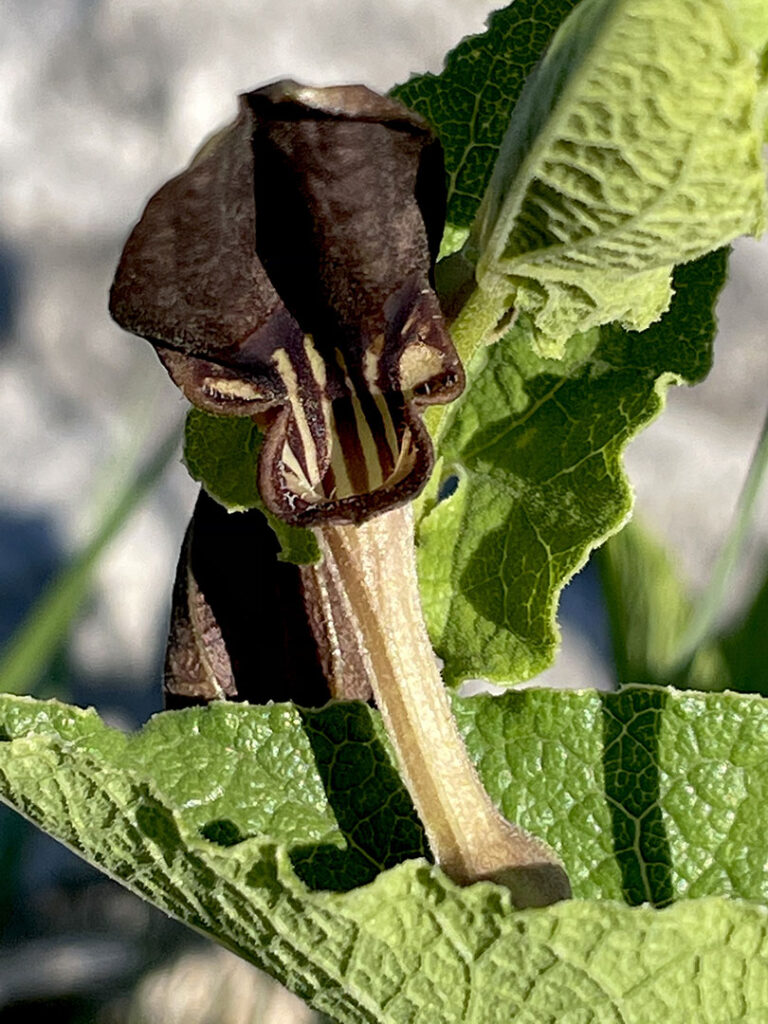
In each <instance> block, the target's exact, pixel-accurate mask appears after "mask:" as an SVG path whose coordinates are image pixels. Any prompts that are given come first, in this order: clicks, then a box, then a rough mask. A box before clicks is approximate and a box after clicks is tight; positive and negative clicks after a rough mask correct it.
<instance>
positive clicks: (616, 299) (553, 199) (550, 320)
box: [465, 0, 766, 355]
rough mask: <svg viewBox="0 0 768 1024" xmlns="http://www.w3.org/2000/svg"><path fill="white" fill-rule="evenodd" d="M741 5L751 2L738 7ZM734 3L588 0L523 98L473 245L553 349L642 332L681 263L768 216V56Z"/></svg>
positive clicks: (490, 281) (494, 289)
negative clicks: (606, 333) (761, 65)
mask: <svg viewBox="0 0 768 1024" xmlns="http://www.w3.org/2000/svg"><path fill="white" fill-rule="evenodd" d="M735 9H736V10H737V11H739V10H740V8H739V5H738V4H736V5H735ZM745 32H746V30H745V29H744V28H743V24H742V22H741V21H740V20H739V19H738V18H737V17H736V16H735V15H734V6H733V5H731V4H730V3H728V2H726V0H679V2H678V3H675V4H669V3H666V2H664V0H582V2H581V3H580V4H579V5H578V7H577V8H576V10H575V11H574V12H573V14H572V15H571V16H570V17H569V18H568V19H567V20H566V21H565V22H564V23H563V24H562V25H561V27H560V29H559V30H558V32H557V34H556V36H555V39H554V40H553V42H552V45H551V47H550V49H549V50H548V52H547V54H546V56H545V58H544V60H543V61H542V62H541V64H540V65H539V66H538V67H537V68H536V70H535V71H534V72H533V74H532V75H531V76H530V77H529V78H528V80H527V82H526V86H525V89H524V91H523V93H522V95H521V97H520V99H519V102H518V103H517V105H516V106H515V109H514V111H513V114H512V119H511V122H510V126H509V128H508V130H507V133H506V135H505V138H504V142H503V144H502V146H501V150H500V152H499V157H498V160H497V162H496V164H495V167H494V171H493V176H492V178H491V181H490V185H489V188H488V190H487V192H486V194H485V197H484V200H483V203H482V206H481V208H480V211H479V214H478V219H477V221H476V222H475V225H474V227H473V229H472V234H471V236H470V239H469V240H468V242H467V246H466V247H465V248H466V250H467V252H468V255H469V256H470V257H471V259H472V262H475V263H476V264H477V271H476V274H477V281H478V283H479V285H480V289H481V291H482V292H484V293H486V294H487V295H488V296H489V302H491V298H490V297H495V298H496V299H497V300H498V305H499V312H503V310H504V309H505V308H508V307H509V306H512V305H514V307H515V308H516V309H517V310H519V311H524V312H527V313H529V314H530V315H531V316H532V317H533V319H534V322H535V325H536V329H537V333H536V339H535V340H536V341H537V343H538V345H539V347H540V350H541V351H542V352H546V353H548V354H554V355H556V354H558V353H559V352H560V351H561V350H562V345H563V344H564V343H565V341H566V340H567V339H568V338H569V337H570V336H571V335H572V334H574V333H575V332H576V331H584V330H587V329H589V328H590V327H592V326H597V325H600V324H604V323H608V322H610V321H620V322H621V323H622V324H623V325H624V326H626V327H629V328H631V329H634V330H643V329H644V328H645V327H647V326H648V325H649V324H650V323H652V322H654V321H655V320H657V319H658V317H659V316H660V314H661V313H662V312H663V311H664V310H665V309H666V308H667V307H668V305H669V301H670V298H671V273H672V269H673V265H674V264H675V263H681V262H684V261H686V260H691V259H694V258H696V257H698V256H700V255H703V254H704V253H706V252H708V251H710V250H712V249H715V248H717V247H719V246H722V245H724V244H726V243H727V242H729V241H730V240H731V239H733V238H735V237H736V236H738V235H741V234H747V233H751V234H755V235H757V234H759V233H760V232H761V231H762V229H763V228H764V225H765V217H766V200H765V166H764V163H763V160H762V156H761V141H762V120H761V119H762V110H761V107H760V104H759V102H758V68H757V54H756V52H755V51H754V49H752V47H751V46H749V45H747V44H746V43H745V42H744V41H743V35H744V34H745Z"/></svg>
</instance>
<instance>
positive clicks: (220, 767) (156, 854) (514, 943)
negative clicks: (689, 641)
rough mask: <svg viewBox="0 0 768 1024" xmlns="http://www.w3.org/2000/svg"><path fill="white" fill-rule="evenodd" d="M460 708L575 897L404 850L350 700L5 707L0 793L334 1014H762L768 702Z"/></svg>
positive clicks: (514, 703)
mask: <svg viewBox="0 0 768 1024" xmlns="http://www.w3.org/2000/svg"><path fill="white" fill-rule="evenodd" d="M456 707H457V713H458V718H459V723H460V725H461V727H462V730H463V732H464V734H465V736H466V738H467V743H468V747H469V749H470V751H471V753H472V756H473V758H474V759H475V761H476V763H477V764H478V767H479V770H480V772H481V775H482V778H483V780H484V782H485V784H486V785H487V787H488V789H489V791H490V792H491V794H492V795H493V797H494V798H495V799H496V800H497V801H499V802H500V803H501V805H502V807H503V808H504V810H505V812H506V813H507V814H508V815H510V816H516V817H517V819H518V820H519V821H521V823H523V824H525V825H526V826H527V827H529V828H533V829H535V830H537V831H538V832H539V834H541V835H543V836H545V837H546V838H547V839H548V840H549V841H550V842H554V843H555V845H556V846H557V848H558V851H559V853H560V854H561V856H562V857H563V859H564V861H565V863H566V865H567V867H568V870H569V872H570V874H571V878H572V880H573V885H574V892H575V895H576V897H577V898H576V899H574V900H573V901H569V902H567V903H562V904H558V905H555V906H552V907H549V908H546V909H544V910H533V911H515V910H513V909H512V908H511V906H510V903H509V901H508V897H507V894H506V892H505V890H503V889H500V888H498V887H496V886H493V885H491V884H489V883H480V884H478V885H475V886H471V887H469V888H467V889H459V888H457V887H456V886H454V885H453V884H452V883H450V882H449V881H448V880H447V879H446V878H445V877H444V876H443V875H442V873H441V872H440V871H439V870H438V869H437V868H435V867H433V866H431V865H429V864H428V863H427V862H426V861H425V860H424V859H423V858H421V857H419V854H420V853H421V852H422V850H423V846H422V840H421V839H420V834H419V828H418V824H417V823H416V821H415V819H414V817H413V814H412V811H411V809H410V806H409V802H408V799H407V796H406V795H405V792H404V790H403V788H402V784H401V783H400V781H399V779H398V776H397V774H396V772H394V771H393V769H392V766H391V762H390V759H389V752H388V749H387V746H386V742H385V740H384V738H383V733H382V731H381V729H380V726H379V723H378V720H377V716H376V715H375V713H374V712H372V711H370V710H369V709H368V708H366V707H364V706H362V705H343V704H342V705H332V706H329V707H327V708H325V709H322V710H320V711H315V712H301V711H299V710H297V709H296V708H295V707H293V706H290V705H273V706H264V707H250V706H247V705H224V704H219V705H215V706H211V707H209V708H207V709H191V710H188V711H183V712H173V713H166V714H163V715H159V716H157V717H155V718H154V719H153V720H152V721H151V722H150V723H149V724H148V725H147V726H146V727H145V729H144V731H143V732H142V733H140V734H138V735H137V736H135V737H126V736H124V735H123V734H121V733H119V732H117V731H116V730H113V729H110V728H107V727H106V726H104V725H103V724H102V723H101V721H100V720H99V719H98V717H97V716H96V715H95V714H94V713H93V712H87V711H80V710H78V709H75V708H71V707H67V706H64V705H59V704H56V703H53V702H51V703H46V702H36V701H33V700H31V699H29V698H19V697H4V698H2V700H1V701H0V735H2V737H3V740H4V742H0V789H1V790H2V795H3V798H4V799H5V800H7V801H8V802H10V803H12V804H13V805H14V806H16V807H17V808H18V809H19V810H21V811H22V813H24V814H26V815H27V816H28V817H29V818H31V819H32V820H34V821H36V822H37V823H38V824H41V825H42V826H44V827H45V828H46V829H48V830H49V831H50V832H52V833H53V834H54V835H56V836H57V837H58V838H59V839H61V840H62V841H64V842H66V843H67V844H68V845H70V846H71V847H72V848H73V849H75V850H77V851H78V852H80V853H81V854H82V855H83V856H85V857H86V858H87V859H89V860H91V861H93V862H94V863H96V864H98V865H99V866H100V867H102V868H103V869H104V870H106V871H107V872H108V873H109V874H111V875H113V876H114V877H116V878H117V879H119V880H121V881H122V882H124V883H125V884H126V885H128V886H129V887H130V888H131V889H133V890H134V891H135V892H138V893H140V894H141V895H143V896H144V897H146V898H147V899H149V900H151V901H152V902H154V903H156V904H157V905H158V906H161V907H162V908H163V909H165V910H166V911H168V912H169V913H172V914H174V915H175V916H177V917H179V918H180V919H181V920H183V921H186V922H187V923H188V924H190V925H192V926H193V927H195V928H197V929H199V930H201V931H204V932H206V933H208V934H210V935H212V936H213V937H215V938H217V939H218V940H219V941H220V942H222V943H223V944H224V945H226V946H228V947H229V948H231V949H233V950H235V951H236V952H238V953H240V954H241V955H243V956H245V957H246V958H248V959H250V960H253V961H254V962H256V963H258V964H259V965H260V966H262V967H265V968H266V969H267V970H269V971H270V972H271V973H273V974H275V975H276V976H277V977H279V978H281V979H282V980H283V981H285V982H286V983H287V984H288V985H289V986H290V987H291V988H293V989H294V990H295V991H297V992H298V993H299V994H300V995H302V996H303V997H304V998H306V999H308V1000H309V1001H311V1002H312V1003H313V1005H315V1006H317V1007H318V1008H319V1009H322V1010H324V1011H325V1012H327V1013H329V1014H331V1015H332V1016H333V1017H334V1018H335V1019H337V1020H339V1021H341V1022H350V1024H352V1022H354V1024H356V1022H365V1024H404V1022H408V1024H434V1022H435V1021H438V1020H439V1021H441V1024H442V1022H444V1024H454V1022H455V1024H459V1022H463V1024H488V1022H492V1024H493V1022H498V1024H502V1022H503V1024H507V1022H508V1021H510V1020H512V1019H514V1020H515V1021H524V1022H529V1024H539V1022H541V1021H544V1020H558V1021H569V1022H570V1021H573V1022H575V1021H580V1020H585V1021H586V1020H589V1021H595V1022H598V1024H603V1022H606V1024H608V1022H611V1024H614V1022H617V1021H622V1022H623V1024H647V1022H648V1021H650V1020H653V1021H656V1020H659V1021H661V1020H663V1021H665V1024H677V1022H679V1024H690V1022H691V1021H693V1020H696V1021H699V1020H706V1021H707V1022H708V1024H732V1022H733V1021H736V1020H738V1021H744V1022H754V1024H758V1022H761V1021H763V1020H764V1019H765V1016H766V1014H768V912H767V911H766V909H765V906H764V904H765V902H766V899H768V882H767V881H766V877H765V872H764V870H763V865H764V863H765V859H766V856H767V855H768V847H767V846H766V832H765V828H764V826H763V821H762V809H763V808H764V806H765V793H766V789H767V788H768V768H767V767H766V765H768V708H766V705H765V703H764V702H763V701H762V700H760V699H758V698H749V697H737V696H734V695H721V694H709V695H684V694H679V693H676V692H674V691H671V690H668V689H641V688H637V689H629V690H626V691H623V692H621V693H618V694H602V695H601V694H597V693H586V692H585V693H570V694H563V693H552V692H548V691H535V690H530V691H525V692H521V693H514V694H509V695H508V696H506V697H502V698H475V699H472V700H469V701H458V702H457V705H456ZM414 856H416V857H417V859H415V860H410V859H409V860H404V858H410V857H414ZM399 861H403V863H398V862H399ZM381 868H383V869H384V870H383V871H381V873H377V872H378V871H379V870H380V869H381ZM369 879H371V881H370V884H367V885H365V884H360V883H361V882H364V881H368V880H369ZM329 882H333V885H329ZM351 886H356V887H355V888H350V887H351ZM330 888H333V889H335V890H336V891H335V892H334V891H329V889H330ZM345 889H348V890H349V891H343V890H345ZM699 896H702V897H703V896H706V897H707V898H704V899H691V898H690V897H699ZM722 896H730V897H732V898H731V899H729V900H724V899H722V898H713V897H722ZM593 897H602V900H603V901H595V900H594V899H592V898H593ZM622 897H623V898H624V899H625V900H627V901H628V902H629V903H639V902H644V903H645V905H643V906H637V907H630V906H628V905H627V903H626V902H621V900H622ZM683 897H688V898H683ZM675 898H678V899H679V902H677V903H675V904H674V905H673V906H670V907H667V908H666V909H663V910H659V909H652V907H651V906H649V905H648V904H649V903H655V904H656V905H657V906H658V905H662V904H665V903H667V902H669V900H671V899H675Z"/></svg>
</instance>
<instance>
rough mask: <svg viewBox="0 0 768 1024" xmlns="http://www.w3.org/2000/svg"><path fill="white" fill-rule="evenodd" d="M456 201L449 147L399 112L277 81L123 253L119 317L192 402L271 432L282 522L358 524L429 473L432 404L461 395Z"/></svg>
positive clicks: (376, 99)
mask: <svg viewBox="0 0 768 1024" xmlns="http://www.w3.org/2000/svg"><path fill="white" fill-rule="evenodd" d="M444 188H445V187H444V174H443V162H442V154H441V151H440V147H439V143H438V142H437V141H436V139H435V138H434V136H433V134H432V133H431V131H430V129H429V127H428V125H427V124H426V123H425V122H424V121H422V120H421V119H420V118H418V117H417V116H416V115H415V114H412V113H411V112H410V111H408V110H407V109H406V108H405V107H403V106H402V105H401V104H399V103H397V102H396V101H395V100H392V99H389V98H387V97H385V96H379V95H378V94H376V93H374V92H371V91H370V90H369V89H367V88H365V87H364V86H338V87H333V88H327V89H312V88H307V87H304V86H301V85H298V84H296V83H295V82H290V81H284V82H278V83H276V84H274V85H269V86H266V87H265V88H263V89H258V90H256V91H255V92H251V93H247V94H246V95H244V96H241V97H240V108H239V114H238V117H237V120H236V121H235V122H234V123H233V124H232V125H230V126H229V127H228V128H226V129H224V130H223V131H221V132H220V133H219V134H218V135H216V136H214V137H213V138H212V139H211V140H210V141H209V142H208V143H206V144H205V146H203V148H202V149H201V150H200V152H199V153H198V154H197V156H196V157H195V159H194V160H193V162H192V164H191V165H190V167H189V168H188V169H187V170H185V171H184V172H183V173H182V174H180V175H179V176H178V177H176V178H174V179H172V180H171V181H170V182H168V184H166V185H164V186H163V187H162V188H161V189H160V191H159V192H157V194H156V195H155V196H154V197H153V198H152V199H151V200H150V201H149V203H148V205H147V208H146V210H145V211H144V214H143V216H142V218H141V220H140V221H139V223H138V224H137V225H136V227H135V228H134V230H133V232H132V234H131V236H130V238H129V239H128V242H127V243H126V246H125V249H124V251H123V255H122V258H121V260H120V264H119V266H118V269H117V275H116V277H115V281H114V284H113V286H112V292H111V297H110V311H111V313H112V316H113V317H114V318H115V320H116V321H117V322H118V323H119V324H120V325H121V326H123V327H125V328H126V329H128V330H130V331H132V332H133V333H135V334H139V335H141V336H143V337H145V338H148V339H149V340H150V341H151V342H152V344H153V345H154V346H155V348H156V350H157V353H158V355H159V356H160V359H161V360H162V362H163V363H164V365H165V366H166V368H167V370H168V371H169V373H170V374H171V376H172V377H173V379H174V380H175V381H176V383H177V384H178V385H179V387H180V388H181V389H182V390H183V391H184V393H185V395H186V396H187V398H189V400H190V401H191V402H193V403H194V404H195V405H197V406H199V407H201V408H203V409H207V410H208V411H210V412H214V413H219V414H224V415H235V416H244V415H249V416H254V417H255V418H256V419H257V421H258V422H259V424H260V425H261V426H263V427H264V429H265V430H266V437H265V442H264V445H263V447H262V452H261V457H260V463H259V489H260V491H261V494H262V497H263V499H264V501H265V503H266V504H267V506H268V507H269V509H270V510H271V511H273V512H274V513H275V514H276V515H278V516H281V517H282V518H283V519H285V520H287V521H288V522H292V523H297V524H301V525H312V524H317V523H322V522H323V521H325V522H360V521H362V520H364V519H366V518H368V517H369V516H370V515H372V514H374V513H376V512H380V511H383V510H385V509H387V508H389V507H393V506H395V505H399V504H402V503H403V502H405V501H407V500H408V499H410V498H412V497H414V496H415V495H416V494H417V493H418V491H419V490H420V489H421V487H422V486H423V484H424V482H425V481H426V479H427V477H428V475H429V472H430V470H431V466H432V461H433V456H432V447H431V444H430V441H429V437H428V435H427V432H426V429H425V427H424V425H423V423H422V421H421V411H422V410H423V408H424V406H426V405H429V404H432V403H436V402H447V401H450V400H451V399H453V398H455V397H456V396H457V395H458V394H459V393H460V391H461V389H462V386H463V373H462V369H461V365H460V363H459V359H458V356H457V355H456V352H455V350H454V348H453V345H452V343H451V341H450V338H449V336H448V334H447V331H446V328H445V324H444V322H443V318H442V315H441V312H440V307H439V304H438V300H437V297H436V295H435V292H434V290H433V277H432V274H433V268H434V261H435V258H436V254H437V248H438V245H439V241H440V234H441V232H442V228H443V219H444V212H445V192H444Z"/></svg>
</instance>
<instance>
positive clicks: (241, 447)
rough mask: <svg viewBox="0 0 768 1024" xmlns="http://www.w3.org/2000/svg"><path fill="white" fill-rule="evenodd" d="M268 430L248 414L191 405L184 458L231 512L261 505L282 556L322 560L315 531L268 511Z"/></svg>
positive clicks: (287, 559) (302, 562)
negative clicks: (264, 462) (263, 463)
mask: <svg viewBox="0 0 768 1024" xmlns="http://www.w3.org/2000/svg"><path fill="white" fill-rule="evenodd" d="M263 439H264V438H263V434H262V433H261V431H260V430H259V428H258V427H257V426H256V424H255V423H254V422H253V420H252V419H251V418H250V417H248V416H214V415H212V414H211V413H208V412H204V411H203V410H202V409H191V410H190V412H189V414H188V416H187V424H186V429H185V434H184V461H185V463H186V466H187V469H188V470H189V474H190V476H191V477H192V479H193V480H199V481H200V483H201V484H202V485H203V487H204V488H205V489H206V491H207V492H208V494H210V496H211V497H212V498H215V499H216V501H218V502H219V504H221V505H224V507H225V508H228V509H229V511H230V512H243V511H245V510H246V509H250V508H258V509H259V510H260V511H261V512H263V513H264V515H265V516H266V518H267V522H268V523H269V525H270V526H271V527H272V529H273V530H274V531H275V534H276V535H277V539H278V540H279V542H280V548H281V553H280V556H279V557H280V560H281V561H284V562H294V563H295V564H296V565H308V564H310V563H314V562H318V561H319V560H320V549H319V548H318V546H317V540H316V539H315V535H314V534H313V533H312V531H311V530H303V529H301V528H300V527H297V526H289V525H288V524H287V523H284V522H283V520H282V519H278V518H277V516H274V515H272V514H271V513H270V512H268V511H267V509H266V507H265V506H264V502H263V501H262V500H261V495H260V494H259V489H258V486H257V483H256V472H257V466H258V461H259V452H260V451H261V445H262V441H263Z"/></svg>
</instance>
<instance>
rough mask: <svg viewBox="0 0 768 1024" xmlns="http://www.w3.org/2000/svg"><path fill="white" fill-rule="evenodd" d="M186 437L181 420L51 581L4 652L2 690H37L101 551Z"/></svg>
mask: <svg viewBox="0 0 768 1024" xmlns="http://www.w3.org/2000/svg"><path fill="white" fill-rule="evenodd" d="M180 442H181V427H180V426H179V424H175V425H174V426H173V428H172V429H171V430H170V431H169V432H168V434H167V435H166V436H165V437H164V438H163V440H162V441H161V443H160V444H159V445H158V446H157V448H156V449H155V451H154V453H153V455H152V456H151V458H150V459H149V460H148V461H147V463H146V464H145V466H144V467H143V468H142V469H141V470H140V471H139V472H138V473H137V474H136V475H132V476H131V478H130V480H129V482H128V483H127V484H126V485H125V487H124V488H123V489H122V490H121V491H119V493H118V494H117V497H116V499H115V500H114V501H113V502H112V504H111V506H110V507H109V508H108V509H106V510H105V512H104V514H103V516H102V518H101V522H100V523H99V524H98V526H97V527H96V529H95V531H94V534H93V537H92V538H91V540H90V541H89V542H88V543H87V544H86V545H85V546H84V547H83V549H82V550H81V551H80V552H79V553H78V554H76V555H75V556H74V557H73V559H72V560H71V561H70V562H69V564H68V565H67V566H65V567H64V569H62V570H61V572H60V573H59V574H58V575H57V576H56V577H55V578H54V579H53V580H52V581H51V583H50V584H49V585H48V587H47V589H46V590H45V591H44V592H43V594H42V595H41V597H40V598H39V600H38V602H37V604H36V605H35V607H34V608H33V609H32V611H31V612H30V613H29V615H28V616H27V618H26V619H25V621H24V622H23V623H22V625H21V626H20V627H19V629H18V630H17V631H16V633H15V634H14V635H13V636H12V637H11V639H10V641H9V642H8V644H7V645H6V648H5V650H4V651H3V653H2V655H0V691H4V692H5V693H29V692H31V690H32V688H33V687H34V685H35V683H36V682H37V680H38V678H39V676H40V674H41V673H42V672H43V670H44V669H45V668H46V666H47V665H48V664H49V663H50V661H51V659H52V657H53V656H54V654H55V653H56V650H57V648H58V647H59V645H60V644H61V642H62V640H63V639H64V637H65V636H66V635H67V632H68V630H69V628H70V626H71V624H72V621H73V619H74V617H75V616H76V615H77V613H78V611H79V609H80V608H81V606H82V603H83V600H84V599H85V597H86V595H87V594H88V590H89V587H90V584H91V577H92V574H93V570H94V568H95V566H96V564H97V562H98V560H99V557H100V556H101V554H102V552H103V551H104V549H105V548H106V547H107V545H108V544H109V542H110V541H111V540H112V539H113V538H114V537H115V536H116V535H117V534H118V533H119V532H120V530H121V529H122V528H123V527H124V526H125V524H126V523H127V522H128V520H129V519H130V517H131V515H132V513H133V512H134V511H135V510H136V509H137V508H138V507H139V505H140V504H141V502H142V500H143V499H144V497H145V496H146V494H147V493H148V492H149V491H150V490H151V488H152V487H153V486H154V485H155V484H156V483H157V481H158V480H159V479H160V477H161V476H162V474H163V472H164V471H165V470H166V468H167V467H168V464H169V463H170V461H171V459H172V458H173V457H174V455H175V454H177V453H178V452H179V451H180Z"/></svg>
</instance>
